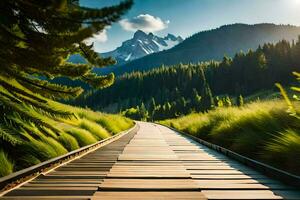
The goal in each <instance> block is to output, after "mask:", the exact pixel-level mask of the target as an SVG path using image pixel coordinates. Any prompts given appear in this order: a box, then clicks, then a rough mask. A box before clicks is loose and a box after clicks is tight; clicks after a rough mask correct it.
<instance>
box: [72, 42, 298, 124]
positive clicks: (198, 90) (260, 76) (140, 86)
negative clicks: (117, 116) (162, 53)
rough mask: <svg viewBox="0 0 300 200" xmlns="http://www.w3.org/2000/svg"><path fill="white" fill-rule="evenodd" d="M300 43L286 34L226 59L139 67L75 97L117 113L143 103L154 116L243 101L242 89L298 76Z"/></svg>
mask: <svg viewBox="0 0 300 200" xmlns="http://www.w3.org/2000/svg"><path fill="white" fill-rule="evenodd" d="M299 47H300V42H299V41H298V42H297V43H292V44H291V43H289V42H288V41H285V40H283V41H280V42H278V43H276V44H264V45H262V46H261V47H259V48H257V49H256V50H255V51H253V50H249V51H248V52H245V53H244V52H239V53H237V54H236V55H235V56H234V57H233V58H229V57H226V56H225V57H224V58H223V60H222V61H221V62H216V61H211V62H206V63H199V64H177V65H173V66H161V67H159V68H155V69H152V70H150V71H143V72H141V71H136V72H132V73H128V74H124V75H122V76H120V77H118V78H117V80H116V82H115V84H114V85H113V86H112V87H110V88H107V89H104V90H101V91H92V92H89V93H88V94H86V95H82V96H81V97H80V98H79V99H77V100H76V101H75V102H73V103H74V104H75V105H81V106H86V105H88V106H89V107H91V108H95V109H101V110H104V111H108V112H115V113H119V112H120V111H121V112H122V111H126V110H127V109H130V108H135V109H137V106H139V108H140V107H141V105H142V103H143V104H144V105H145V107H146V109H147V110H148V115H149V120H161V119H166V118H174V117H178V116H180V115H185V114H188V113H191V112H194V111H196V112H199V111H202V112H204V111H207V110H209V109H212V108H213V107H214V106H232V105H240V106H242V103H243V102H242V100H243V101H244V100H245V102H248V98H245V99H242V98H240V97H239V98H236V97H238V96H239V95H243V96H244V97H248V96H249V95H253V94H256V93H259V92H261V91H271V90H275V89H276V88H274V84H275V83H276V82H281V83H282V84H283V85H284V86H287V85H289V84H292V83H293V82H294V79H293V78H292V77H291V75H290V74H291V73H292V72H293V71H296V70H298V68H299V66H300V62H299V57H300V51H299V50H298V49H299ZM222 54H224V52H222ZM272 93H274V92H272ZM217 96H218V97H219V99H218V100H216V97H217ZM274 97H275V98H276V97H278V95H277V96H274ZM181 98H184V100H185V103H184V102H183V101H182V99H181ZM224 98H225V99H224ZM180 99H181V100H180ZM233 99H234V101H233ZM254 99H255V100H256V99H257V98H254ZM214 100H216V102H214ZM220 100H221V101H220ZM252 100H253V99H252ZM252 100H251V101H252ZM153 101H154V102H155V106H153ZM169 105H171V108H170V109H169V107H170V106H169ZM183 106H184V107H185V108H184V109H183V108H182V107H183ZM126 116H129V115H126ZM142 118H145V117H142ZM134 119H141V117H139V116H138V117H136V116H135V118H134Z"/></svg>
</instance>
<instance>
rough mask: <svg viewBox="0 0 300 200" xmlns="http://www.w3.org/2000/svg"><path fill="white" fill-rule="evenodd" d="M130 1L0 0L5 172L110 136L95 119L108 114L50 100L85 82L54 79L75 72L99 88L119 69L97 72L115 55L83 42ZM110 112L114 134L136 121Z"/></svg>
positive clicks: (73, 93)
mask: <svg viewBox="0 0 300 200" xmlns="http://www.w3.org/2000/svg"><path fill="white" fill-rule="evenodd" d="M131 5H132V1H131V0H125V1H122V2H120V3H119V4H118V5H116V6H110V7H105V8H100V9H95V8H92V9H91V8H86V7H81V6H80V3H79V2H78V1H67V0H63V1H30V2H29V1H1V3H0V10H1V19H0V43H1V48H0V61H1V68H0V113H1V115H0V145H1V147H2V148H4V149H5V152H6V153H7V154H6V153H5V154H4V153H3V152H2V151H1V152H0V154H1V155H0V157H1V158H0V162H1V169H0V176H3V175H7V174H8V173H11V172H12V171H13V169H14V170H20V169H23V168H25V167H29V166H31V165H34V164H37V163H40V162H43V161H45V160H48V159H51V158H54V157H56V156H60V155H63V154H65V153H67V152H68V151H72V150H75V149H78V148H79V147H80V146H84V145H87V144H91V143H95V142H97V140H100V139H104V138H106V137H109V136H110V134H109V131H110V130H108V129H106V127H101V126H100V125H99V124H98V123H97V122H96V120H97V119H100V118H104V119H106V116H105V115H104V114H101V113H95V112H93V111H90V110H85V109H80V108H76V107H72V106H68V105H65V104H61V103H58V102H55V101H53V100H51V99H54V100H55V99H70V98H73V97H77V96H78V95H79V94H81V93H82V91H83V89H82V88H80V87H67V86H65V85H58V84H54V83H52V82H51V81H50V79H52V78H56V77H69V78H71V79H74V80H75V79H76V80H80V81H83V82H85V83H87V84H90V85H91V86H93V87H96V88H104V87H107V86H109V85H111V84H112V83H113V81H114V75H113V74H110V75H107V76H97V75H96V74H94V73H93V72H92V70H93V68H94V67H104V66H106V65H112V64H114V60H113V59H112V58H100V57H99V55H98V54H97V53H96V52H94V51H93V45H87V44H85V43H84V41H86V39H88V38H90V37H92V36H93V35H94V34H97V33H100V32H101V31H103V30H104V29H105V27H106V26H109V25H111V24H112V23H114V22H116V21H117V20H118V19H120V16H121V15H122V14H124V12H125V11H126V10H128V9H129V8H130V7H131ZM2 11H3V12H2ZM72 54H80V55H81V56H82V57H84V58H85V59H86V61H87V62H86V64H74V63H69V62H68V61H67V60H68V59H69V56H70V55H72ZM81 113H88V114H87V115H90V116H92V117H91V118H92V119H90V117H87V115H85V116H82V115H81ZM109 118H111V119H114V120H115V121H113V122H111V123H112V124H113V125H110V128H111V127H114V128H111V129H114V130H113V131H114V132H113V133H114V134H115V133H118V132H120V131H123V130H125V129H127V128H129V127H131V126H132V125H133V122H132V121H131V120H129V119H123V118H122V117H116V118H114V117H113V116H110V117H109ZM118 122H120V125H119V124H118ZM80 127H83V128H85V129H81V128H80ZM64 130H65V131H64ZM7 157H9V158H10V160H11V161H13V163H15V167H14V168H13V167H12V165H11V164H9V163H10V161H9V160H8V159H7ZM2 163H3V169H2ZM10 166H11V167H10ZM1 170H3V171H1Z"/></svg>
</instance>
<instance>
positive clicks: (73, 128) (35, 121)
mask: <svg viewBox="0 0 300 200" xmlns="http://www.w3.org/2000/svg"><path fill="white" fill-rule="evenodd" d="M0 81H1V83H3V84H6V86H7V87H6V88H9V87H14V88H15V89H19V90H20V91H22V92H23V95H24V96H23V95H21V94H15V93H12V92H11V91H9V90H7V89H6V88H4V87H3V86H2V85H0V92H1V94H2V95H3V96H2V99H1V101H2V102H3V104H1V105H0V110H1V112H2V113H3V116H2V118H1V121H0V125H1V126H0V163H1V167H0V177H1V176H5V175H8V174H10V173H12V172H14V171H18V170H20V169H23V168H26V167H29V166H32V165H35V164H38V163H40V162H42V161H46V160H48V159H51V158H54V157H57V156H60V155H63V154H66V153H67V152H69V151H72V150H75V149H78V148H80V147H83V146H85V145H89V144H92V143H95V142H97V141H99V140H102V139H104V138H107V137H110V136H112V135H114V134H116V133H119V132H121V131H124V130H127V129H129V128H130V127H132V126H133V121H132V120H129V119H127V118H124V117H121V116H118V115H111V114H104V113H99V112H94V111H92V110H89V109H83V108H78V107H73V106H69V105H65V104H62V103H58V102H55V101H52V100H49V99H46V98H43V97H41V96H39V95H37V94H34V93H32V92H31V91H29V90H28V89H26V88H25V87H23V86H22V85H20V84H19V83H18V82H17V81H14V80H8V79H6V78H4V77H1V76H0ZM18 99H22V100H23V101H22V102H20V101H18ZM40 101H43V103H40ZM26 102H30V103H31V105H29V104H26ZM8 105H9V106H11V107H14V108H15V109H16V110H17V111H18V112H11V111H10V110H9V107H7V106H8ZM47 109H51V110H49V112H47Z"/></svg>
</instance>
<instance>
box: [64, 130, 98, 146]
mask: <svg viewBox="0 0 300 200" xmlns="http://www.w3.org/2000/svg"><path fill="white" fill-rule="evenodd" d="M66 132H67V133H69V134H70V135H72V136H73V137H74V138H75V139H76V140H77V141H78V144H79V145H80V146H81V147H83V146H86V145H89V144H93V143H95V142H97V139H96V138H95V137H94V136H93V134H91V133H90V132H89V131H87V130H84V129H81V128H75V127H74V128H70V129H68V130H66Z"/></svg>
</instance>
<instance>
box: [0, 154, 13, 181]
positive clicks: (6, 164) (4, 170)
mask: <svg viewBox="0 0 300 200" xmlns="http://www.w3.org/2000/svg"><path fill="white" fill-rule="evenodd" d="M0 165H1V166H0V177H1V176H6V175H8V174H10V173H12V172H13V169H14V165H13V163H12V162H11V161H10V160H9V159H8V156H7V154H6V153H5V152H4V151H3V150H2V149H0Z"/></svg>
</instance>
